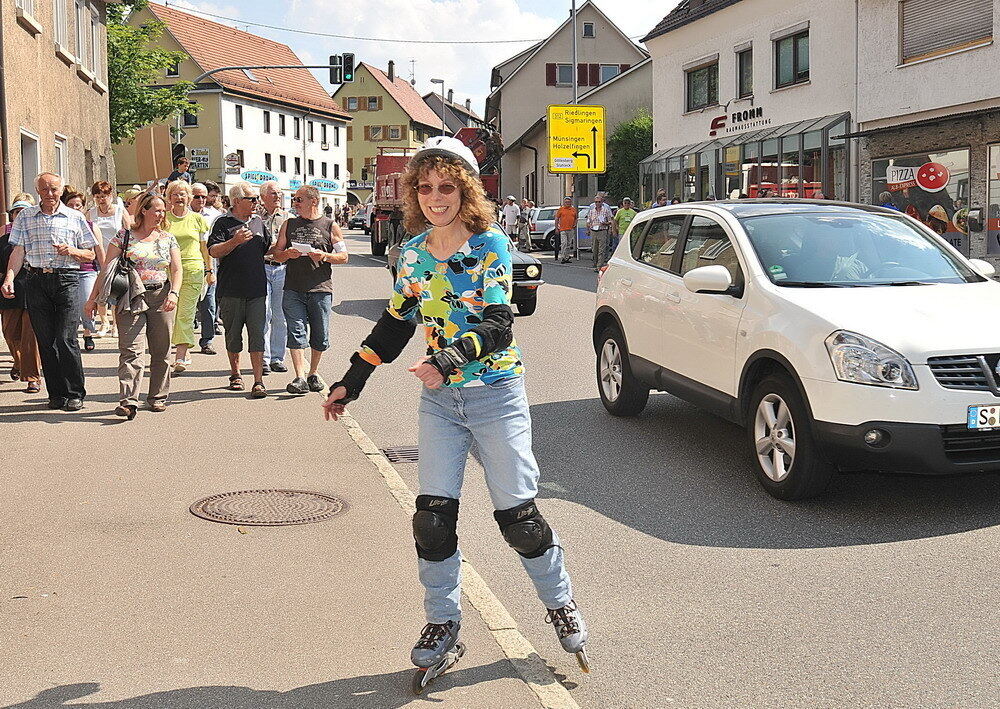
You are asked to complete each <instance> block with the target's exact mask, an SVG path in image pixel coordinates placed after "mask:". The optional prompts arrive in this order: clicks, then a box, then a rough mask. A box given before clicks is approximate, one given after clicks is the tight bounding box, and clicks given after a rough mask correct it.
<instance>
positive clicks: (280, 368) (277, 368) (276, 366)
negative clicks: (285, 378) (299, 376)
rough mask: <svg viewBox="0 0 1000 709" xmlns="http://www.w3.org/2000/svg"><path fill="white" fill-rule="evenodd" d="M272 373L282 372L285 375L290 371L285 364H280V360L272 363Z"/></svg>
mask: <svg viewBox="0 0 1000 709" xmlns="http://www.w3.org/2000/svg"><path fill="white" fill-rule="evenodd" d="M271 371H272V372H281V373H282V374H284V373H285V372H287V371H288V367H286V366H285V363H284V362H279V361H278V360H275V361H274V362H271Z"/></svg>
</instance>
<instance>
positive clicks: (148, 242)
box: [85, 194, 181, 421]
mask: <svg viewBox="0 0 1000 709" xmlns="http://www.w3.org/2000/svg"><path fill="white" fill-rule="evenodd" d="M166 214H167V208H166V205H165V204H164V202H163V198H162V197H157V196H156V195H154V194H146V195H143V196H142V197H140V198H139V204H138V205H137V207H136V218H135V226H134V227H132V229H131V230H128V229H125V230H122V231H121V232H120V233H119V234H118V236H116V237H115V238H113V239H112V240H111V242H110V243H109V244H108V254H107V264H110V263H112V262H114V261H115V259H116V258H117V257H118V256H119V255H121V254H122V249H123V248H124V251H125V253H124V255H125V257H126V258H127V259H128V260H129V261H131V263H132V265H133V267H134V268H135V271H136V273H137V274H138V276H139V278H140V280H141V281H142V284H143V285H144V286H145V287H146V293H145V295H144V299H145V304H146V309H145V310H144V311H142V312H133V311H132V310H127V309H126V308H129V307H131V303H130V302H129V301H128V298H119V301H118V304H117V305H116V306H115V307H116V308H117V312H116V314H115V318H116V321H117V323H118V351H119V353H120V354H119V357H118V384H119V389H120V392H121V400H120V402H119V405H118V408H116V409H115V414H116V415H118V416H122V417H124V418H127V419H128V420H129V421H131V420H132V419H133V418H135V414H136V411H137V410H138V408H139V389H140V387H141V386H142V375H143V361H142V359H143V354H144V350H145V346H144V345H143V343H142V342H141V341H140V337H142V335H143V331H145V335H146V344H148V346H149V362H150V366H149V393H148V394H147V396H146V401H147V403H148V404H149V410H150V411H163V410H164V409H166V407H167V395H168V394H169V392H170V364H169V357H170V336H171V333H172V331H173V325H174V313H173V311H174V309H175V308H176V307H177V297H178V292H179V291H180V287H181V253H180V249H179V248H178V246H177V239H175V238H174V237H173V235H172V234H170V233H169V232H167V231H166ZM110 277H111V274H110V273H109V267H108V266H107V265H105V267H104V268H103V269H102V270H101V274H100V275H99V276H98V278H97V282H96V283H95V284H94V289H93V290H92V291H91V293H90V299H89V300H88V301H87V303H86V306H85V309H86V311H87V313H88V315H89V316H90V317H93V314H94V311H95V310H96V309H97V294H98V293H100V292H101V287H102V285H103V283H104V281H105V279H107V278H110Z"/></svg>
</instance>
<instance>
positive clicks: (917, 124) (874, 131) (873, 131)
mask: <svg viewBox="0 0 1000 709" xmlns="http://www.w3.org/2000/svg"><path fill="white" fill-rule="evenodd" d="M997 110H998V109H997V108H983V109H978V110H975V111H964V112H962V113H952V114H949V115H947V116H938V117H937V118H927V119H925V120H922V121H913V122H911V123H897V124H894V125H891V126H882V127H881V128H869V129H868V130H857V131H854V132H853V133H845V134H844V135H835V136H833V137H834V138H866V137H868V136H871V135H879V134H880V133H886V132H888V131H893V130H904V129H906V128H926V127H928V126H936V125H939V124H941V123H949V122H951V121H961V120H966V119H969V118H979V117H980V116H985V115H989V114H994V113H996V112H997Z"/></svg>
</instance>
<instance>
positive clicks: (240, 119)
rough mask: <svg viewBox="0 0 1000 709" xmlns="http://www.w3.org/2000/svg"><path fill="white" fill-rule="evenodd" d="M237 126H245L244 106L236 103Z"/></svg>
mask: <svg viewBox="0 0 1000 709" xmlns="http://www.w3.org/2000/svg"><path fill="white" fill-rule="evenodd" d="M236 127H237V128H242V127H243V106H240V105H239V104H236Z"/></svg>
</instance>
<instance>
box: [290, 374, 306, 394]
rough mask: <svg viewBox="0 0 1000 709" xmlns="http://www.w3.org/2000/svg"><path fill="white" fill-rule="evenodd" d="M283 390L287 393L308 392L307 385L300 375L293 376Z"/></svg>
mask: <svg viewBox="0 0 1000 709" xmlns="http://www.w3.org/2000/svg"><path fill="white" fill-rule="evenodd" d="M285 391H287V392H288V393H289V394H307V393H309V385H308V384H307V383H306V380H305V379H303V378H302V377H295V379H293V380H292V381H290V382H289V383H288V386H286V387H285Z"/></svg>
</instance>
